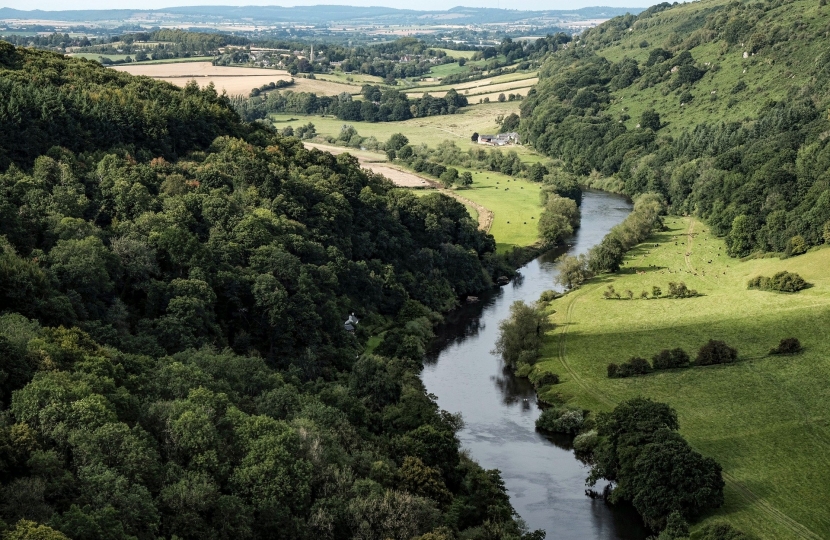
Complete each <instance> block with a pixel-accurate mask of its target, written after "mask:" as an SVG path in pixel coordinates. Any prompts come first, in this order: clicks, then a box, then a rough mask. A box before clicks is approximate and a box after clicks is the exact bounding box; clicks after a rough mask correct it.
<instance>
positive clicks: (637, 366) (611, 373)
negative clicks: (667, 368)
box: [608, 356, 651, 379]
mask: <svg viewBox="0 0 830 540" xmlns="http://www.w3.org/2000/svg"><path fill="white" fill-rule="evenodd" d="M650 372H651V364H649V363H648V360H646V359H645V358H640V357H639V356H632V357H631V358H629V359H628V362H623V363H622V364H620V365H617V364H608V378H610V379H614V378H617V379H624V378H626V377H634V376H637V375H645V374H646V373H650Z"/></svg>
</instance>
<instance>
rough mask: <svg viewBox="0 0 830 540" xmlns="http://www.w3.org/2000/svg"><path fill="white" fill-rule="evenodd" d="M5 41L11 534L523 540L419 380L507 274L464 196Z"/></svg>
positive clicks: (0, 310)
mask: <svg viewBox="0 0 830 540" xmlns="http://www.w3.org/2000/svg"><path fill="white" fill-rule="evenodd" d="M0 53H1V54H0V111H2V114H3V115H4V116H3V117H2V118H3V129H2V135H1V136H0V150H2V151H3V152H4V158H5V162H4V163H3V164H2V167H0V170H2V172H1V173H0V531H6V529H7V526H8V527H9V528H13V529H14V530H13V531H8V533H5V532H4V538H5V537H9V538H23V537H31V536H32V535H36V536H38V537H40V538H46V537H49V538H55V539H63V538H67V537H69V538H73V539H78V540H81V539H90V540H91V539H97V538H112V539H124V540H131V539H141V540H151V539H154V538H158V537H165V538H172V537H179V538H183V539H194V540H195V539H205V538H208V539H216V540H220V539H255V538H286V539H296V540H301V539H306V538H312V537H319V538H354V537H360V538H387V537H398V536H399V537H406V538H412V537H416V536H419V535H422V534H424V533H428V532H430V531H436V534H437V535H438V536H437V537H438V538H444V537H446V536H444V533H446V534H449V535H454V534H456V533H460V532H461V531H467V533H466V534H467V535H468V537H469V538H481V537H483V535H485V534H489V535H490V536H489V537H493V536H497V537H499V538H511V539H514V540H519V539H520V538H522V536H523V531H522V530H521V528H520V527H519V524H518V523H517V522H516V521H515V520H514V519H513V514H512V508H511V506H510V502H509V498H508V497H507V494H506V492H505V489H504V485H503V483H502V482H501V479H500V477H499V473H498V472H497V471H484V470H483V469H481V467H479V466H478V465H477V464H475V463H473V462H472V461H470V460H469V459H468V458H467V457H466V456H464V455H463V454H462V453H461V452H460V448H459V441H458V439H457V437H456V435H455V434H456V432H457V431H458V430H459V429H460V421H459V419H458V418H456V417H453V416H452V415H449V414H446V413H442V412H441V411H439V410H438V407H437V405H436V404H435V402H434V400H433V399H432V398H430V396H429V395H427V394H426V392H425V390H424V388H423V385H422V383H421V381H420V379H419V378H418V371H419V369H420V368H421V361H422V359H423V354H424V348H425V346H426V345H427V344H428V342H429V340H430V339H431V337H432V326H433V323H434V322H436V321H437V320H440V315H439V313H438V312H440V311H443V310H446V309H449V308H451V307H453V306H454V305H456V303H457V301H458V297H459V295H464V294H468V293H473V292H476V291H479V290H482V289H484V288H486V287H490V286H492V279H491V276H492V275H493V274H494V273H495V274H496V275H500V274H501V272H503V271H507V272H510V269H509V268H507V269H505V268H504V263H502V262H500V259H499V258H498V257H495V255H494V251H495V241H494V240H493V238H492V236H489V235H486V234H485V233H483V232H480V231H478V230H477V227H476V223H475V222H474V221H473V220H471V219H470V218H469V216H468V214H467V212H466V210H465V208H464V206H463V205H461V204H459V203H457V202H455V201H454V200H452V199H450V198H448V197H445V196H443V195H431V196H427V197H423V198H420V199H419V198H416V197H415V196H413V195H412V194H411V193H408V192H406V191H403V190H399V189H396V188H395V187H394V186H393V185H392V184H391V182H389V181H388V180H386V179H384V178H383V177H380V176H377V175H373V174H371V173H368V172H366V171H364V170H362V169H361V168H360V167H359V165H358V163H357V160H356V159H354V158H352V157H350V156H347V155H342V156H338V157H334V156H332V155H331V154H326V153H323V152H320V151H317V150H313V151H308V150H306V149H304V148H303V146H302V144H301V143H300V141H299V140H298V139H294V138H284V137H280V136H279V135H278V134H277V133H276V132H275V131H273V130H271V129H269V128H265V127H262V126H256V125H247V124H242V123H241V122H240V121H239V119H238V117H237V116H236V114H235V113H234V112H233V110H232V109H231V108H230V105H229V104H228V102H227V100H225V99H223V98H222V97H220V96H217V95H216V93H215V92H211V91H210V90H207V91H200V90H198V88H195V87H187V88H184V89H179V88H176V87H174V86H172V85H170V84H167V83H162V82H156V81H152V80H150V79H141V78H134V77H130V76H128V75H123V74H116V73H115V72H112V71H110V70H107V69H106V68H103V67H101V66H98V65H96V64H94V63H90V62H82V61H76V60H69V59H65V58H62V57H60V56H58V55H54V54H51V53H45V52H42V51H31V50H24V49H14V48H12V47H10V46H8V45H7V44H4V43H2V42H0ZM352 312H356V313H357V316H358V317H359V318H360V323H359V324H358V326H357V329H356V331H354V330H355V329H354V328H352V329H351V330H353V331H352V332H349V331H347V330H349V329H348V328H346V327H345V326H344V320H346V317H347V316H348V315H349V314H350V313H352ZM372 329H375V330H377V331H379V330H385V331H386V333H385V338H384V339H382V340H381V342H380V343H379V344H378V346H377V347H376V348H375V354H372V355H365V354H362V353H363V352H364V350H365V344H366V341H367V338H368V337H369V334H370V333H371V331H372ZM47 526H48V527H51V528H52V529H54V530H51V531H50V530H49V529H48V528H47ZM64 535H65V536H64Z"/></svg>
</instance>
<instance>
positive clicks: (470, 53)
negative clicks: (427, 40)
mask: <svg viewBox="0 0 830 540" xmlns="http://www.w3.org/2000/svg"><path fill="white" fill-rule="evenodd" d="M435 50H436V51H444V52H445V53H447V56H452V57H453V58H456V59H457V58H466V59H467V60H469V59H470V58H472V57H473V55H475V53H477V52H478V51H455V50H453V49H435Z"/></svg>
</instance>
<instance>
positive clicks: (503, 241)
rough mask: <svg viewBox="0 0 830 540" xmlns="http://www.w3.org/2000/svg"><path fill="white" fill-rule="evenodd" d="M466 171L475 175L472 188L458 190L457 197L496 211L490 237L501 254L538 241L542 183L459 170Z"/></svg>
mask: <svg viewBox="0 0 830 540" xmlns="http://www.w3.org/2000/svg"><path fill="white" fill-rule="evenodd" d="M465 170H469V171H470V172H471V173H472V174H473V185H472V186H470V188H468V189H462V190H458V194H459V195H461V196H462V197H466V198H467V199H470V200H471V201H474V202H476V203H478V204H480V205H482V206H484V207H485V208H488V209H490V210H492V211H493V225H492V227H491V228H490V234H492V235H493V236H494V237H495V239H496V247H497V248H498V250H499V251H500V252H501V251H508V250H510V249H512V248H513V247H523V246H530V245H533V244H535V243H537V242H538V241H539V232H538V229H537V228H536V223H537V222H538V220H539V216H540V215H541V213H542V204H541V200H540V198H539V191H540V189H541V186H540V184H534V183H533V182H528V181H527V180H523V179H521V178H512V177H510V176H507V175H504V174H500V173H494V172H490V171H476V170H472V169H463V168H459V171H465Z"/></svg>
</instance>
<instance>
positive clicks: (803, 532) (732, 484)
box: [558, 219, 821, 540]
mask: <svg viewBox="0 0 830 540" xmlns="http://www.w3.org/2000/svg"><path fill="white" fill-rule="evenodd" d="M694 224H695V222H694V220H693V219H690V221H689V229H688V231H687V233H686V234H687V236H688V238H689V241H688V246H687V248H688V249H687V251H686V253H687V255H685V262H686V266H687V267H688V268H689V270H690V271H691V272H692V273H694V271H695V268H694V265H693V264H692V262H691V259H690V256H689V255H688V254H690V253H691V250H692V240H693V237H694ZM599 288H600V286H599V285H597V286H594V287H591V288H585V289H582V290H581V291H577V292H575V293H570V294H569V295H568V297H570V303H569V304H568V308H567V310H566V311H565V321H564V323H563V325H562V331H561V332H559V347H558V353H559V362H560V363H561V364H562V366H563V367H564V368H565V369H566V370H567V371H568V373H569V374H570V375H571V377H572V378H573V380H574V382H576V383H577V384H578V385H579V387H580V388H582V389H583V390H584V391H585V392H586V393H588V394H589V395H591V396H593V397H594V398H595V399H596V400H598V401H599V402H601V403H603V404H605V405H607V406H609V407H613V406H615V405H616V402H615V401H613V400H612V399H610V398H608V397H606V396H604V395H602V394H600V393H599V392H597V391H596V390H594V389H592V388H591V387H590V386H589V385H588V384H587V383H586V382H585V381H584V380H582V378H581V377H579V375H578V374H577V373H576V371H575V370H574V369H573V367H571V365H570V364H569V363H568V361H567V358H566V356H567V348H566V342H567V337H568V329H569V328H570V325H571V324H570V323H571V319H572V317H573V313H574V309H575V306H576V304H577V302H579V300H580V299H581V298H582V296H584V295H585V294H588V293H589V292H593V291H596V290H598V289H599ZM723 479H724V481H725V482H726V485H727V486H728V487H729V488H731V489H732V490H733V491H734V492H735V493H736V494H737V495H738V496H739V497H741V498H742V499H743V500H744V501H746V503H747V504H750V505H753V506H755V507H756V508H757V509H758V511H760V512H761V513H763V514H764V515H765V516H767V517H768V518H769V519H770V520H771V521H773V522H776V523H779V524H780V525H782V526H783V527H785V528H786V529H788V530H789V531H790V532H791V533H792V534H793V535H794V537H795V538H801V539H805V540H821V537H820V536H818V535H817V534H815V533H814V532H813V531H811V530H810V529H808V528H807V527H806V526H804V525H803V524H801V523H799V522H798V521H796V520H795V519H793V518H791V517H790V516H788V515H787V514H785V513H783V512H782V511H780V510H779V509H778V508H776V507H775V506H773V505H772V504H771V503H770V502H769V501H767V500H766V499H764V498H762V497H761V496H759V495H757V494H756V493H754V492H753V491H752V490H751V489H749V487H747V486H746V485H745V484H743V483H741V481H740V480H738V479H737V478H735V477H734V476H732V475H731V474H729V473H727V472H723Z"/></svg>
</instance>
